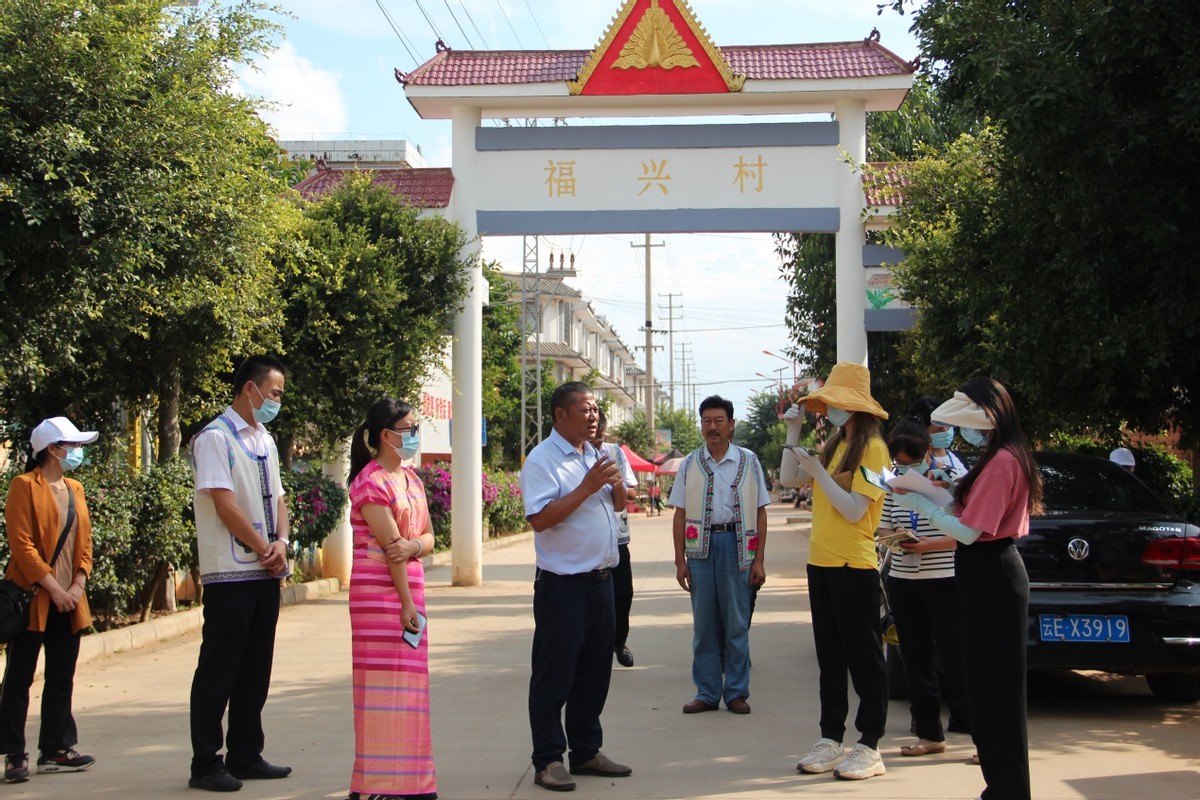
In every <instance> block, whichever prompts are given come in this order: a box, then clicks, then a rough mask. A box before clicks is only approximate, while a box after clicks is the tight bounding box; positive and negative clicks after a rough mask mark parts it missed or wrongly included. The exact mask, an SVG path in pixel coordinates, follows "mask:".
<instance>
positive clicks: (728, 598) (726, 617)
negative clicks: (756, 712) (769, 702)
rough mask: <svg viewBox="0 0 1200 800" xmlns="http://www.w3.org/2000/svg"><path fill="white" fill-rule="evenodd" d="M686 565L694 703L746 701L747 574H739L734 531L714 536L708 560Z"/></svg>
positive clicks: (748, 666) (747, 641)
mask: <svg viewBox="0 0 1200 800" xmlns="http://www.w3.org/2000/svg"><path fill="white" fill-rule="evenodd" d="M687 563H688V571H689V572H690V573H691V585H692V592H691V597H692V681H693V682H694V683H695V684H696V699H697V700H702V701H704V702H705V703H710V704H713V705H716V704H717V702H718V701H719V700H721V699H722V698H723V699H724V700H725V703H726V705H728V704H729V701H730V700H736V699H737V698H739V697H742V698H745V697H749V696H750V570H749V569H747V570H746V571H745V572H741V571H739V570H738V557H737V534H736V533H733V532H725V533H714V534H713V535H712V539H711V540H710V543H709V547H708V558H689V559H688V560H687ZM722 636H723V637H724V645H725V647H724V650H725V657H724V665H723V666H724V668H723V669H722V663H721V662H722V658H721V641H720V639H721V637H722ZM722 673H724V675H722ZM722 677H723V678H724V682H723V683H722ZM722 686H723V688H722Z"/></svg>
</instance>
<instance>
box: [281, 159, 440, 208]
mask: <svg viewBox="0 0 1200 800" xmlns="http://www.w3.org/2000/svg"><path fill="white" fill-rule="evenodd" d="M371 172H372V174H373V180H372V183H373V184H374V185H375V186H386V187H387V188H388V189H390V190H391V191H392V194H394V195H396V196H398V197H400V198H402V199H403V200H404V202H405V203H407V204H408V205H410V206H415V207H417V208H446V207H448V206H449V205H450V193H451V191H452V190H453V189H454V174H453V173H452V172H451V171H450V168H449V167H430V168H427V169H426V168H423V169H377V170H371ZM352 174H354V170H346V169H323V170H320V171H318V172H317V174H315V175H311V176H309V177H307V178H305V179H304V180H302V181H300V183H298V184H296V186H295V189H296V191H297V192H299V193H300V196H301V197H303V198H304V199H305V200H319V199H321V198H322V197H324V196H325V195H327V194H329V193H330V192H332V191H333V190H334V189H335V188H337V187H338V186H340V185H341V183H342V181H343V180H344V179H345V177H346V175H352Z"/></svg>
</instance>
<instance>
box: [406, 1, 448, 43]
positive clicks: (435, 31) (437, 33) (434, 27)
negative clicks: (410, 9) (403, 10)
mask: <svg viewBox="0 0 1200 800" xmlns="http://www.w3.org/2000/svg"><path fill="white" fill-rule="evenodd" d="M413 2H414V3H416V4H417V9H418V10H420V12H421V16H423V17H425V21H426V22H427V23H429V29H430V30H431V31H433V35H434V36H436V37H437V38H439V39H441V40H442V41H443V42H444V41H446V39H445V37H443V36H442V32H441V31H439V30H438V29H437V25H434V24H433V20H432V19H430V17H429V15H428V14H426V13H425V6H423V5H421V0H413Z"/></svg>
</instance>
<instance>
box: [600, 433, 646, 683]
mask: <svg viewBox="0 0 1200 800" xmlns="http://www.w3.org/2000/svg"><path fill="white" fill-rule="evenodd" d="M607 431H608V419H607V418H606V417H605V415H604V409H600V413H599V422H598V423H597V425H596V438H595V439H594V440H593V441H592V446H593V447H595V448H596V449H597V450H599V451H600V452H602V453H604V454H606V455H607V456H608V457H609V458H610V459H612V460H613V461H615V462H616V463H617V465H618V466H619V467H620V469H621V480H622V481H623V482H624V484H625V490H626V494H628V491H629V490H630V489H635V488H637V476H635V475H634V474H633V467H631V466H630V465H629V459H627V458H626V457H625V454H624V453H623V452H621V447H620V445H617V444H613V443H612V442H605V441H604V435H605V433H606V432H607ZM613 510H614V511H616V512H617V523H618V524H619V525H620V528H619V530H618V533H617V552H618V553H619V557H620V561H619V562H618V563H617V566H616V568H615V569H613V598H614V600H615V603H616V614H617V617H616V630H615V632H614V634H613V654H614V655H615V656H616V659H617V663H618V664H620V665H621V666H622V667H632V666H633V651H632V650H630V649H629V612H630V611H631V610H632V609H633V565H632V563H631V562H630V560H629V509H628V508H625V507H622V508H619V509H617V508H614V509H613Z"/></svg>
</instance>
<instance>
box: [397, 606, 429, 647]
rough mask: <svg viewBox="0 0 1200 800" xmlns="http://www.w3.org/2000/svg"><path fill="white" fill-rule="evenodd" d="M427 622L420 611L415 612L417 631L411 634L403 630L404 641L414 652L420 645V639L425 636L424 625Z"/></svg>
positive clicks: (407, 630)
mask: <svg viewBox="0 0 1200 800" xmlns="http://www.w3.org/2000/svg"><path fill="white" fill-rule="evenodd" d="M428 621H429V620H428V619H427V618H426V617H425V615H424V614H422V613H421V612H420V611H418V612H417V631H416V633H413V632H412V631H410V630H409V629H408V628H405V629H404V634H403V636H404V641H405V642H406V643H407V644H408V646H409V647H411V648H412V649H413V650H416V649H417V648H418V647H420V645H421V637H422V636H424V635H425V623H426V622H428Z"/></svg>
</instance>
